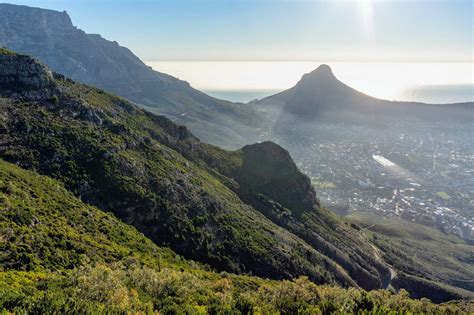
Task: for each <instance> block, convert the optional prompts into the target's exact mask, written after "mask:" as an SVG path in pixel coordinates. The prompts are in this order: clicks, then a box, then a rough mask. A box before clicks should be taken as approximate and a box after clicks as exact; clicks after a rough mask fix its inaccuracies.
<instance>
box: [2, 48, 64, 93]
mask: <svg viewBox="0 0 474 315" xmlns="http://www.w3.org/2000/svg"><path fill="white" fill-rule="evenodd" d="M57 89H58V88H57V86H56V84H55V83H54V80H53V74H52V72H51V71H50V70H49V69H48V68H47V67H45V66H44V65H43V64H41V63H39V62H37V61H36V60H34V59H33V58H31V57H29V56H18V55H14V54H13V53H12V52H10V51H8V50H6V49H1V51H0V95H1V96H2V97H9V98H14V99H23V100H30V101H31V100H33V101H39V100H45V99H49V98H51V97H53V95H54V93H55V92H56V90H57Z"/></svg>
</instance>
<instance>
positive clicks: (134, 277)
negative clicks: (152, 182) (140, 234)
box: [0, 264, 468, 314]
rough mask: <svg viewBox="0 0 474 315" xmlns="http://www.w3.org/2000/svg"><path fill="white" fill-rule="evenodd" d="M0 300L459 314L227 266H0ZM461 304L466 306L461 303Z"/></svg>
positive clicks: (173, 309) (103, 307)
mask: <svg viewBox="0 0 474 315" xmlns="http://www.w3.org/2000/svg"><path fill="white" fill-rule="evenodd" d="M0 308H3V309H4V310H9V311H13V312H24V311H27V312H29V313H44V312H47V313H54V312H55V313H106V312H116V313H160V314H349V313H352V314H390V313H391V314H412V313H413V314H419V313H429V314H462V313H467V312H468V305H464V306H460V305H456V304H454V303H451V304H445V305H436V304H432V303H431V302H430V301H429V300H427V299H422V300H412V299H410V298H409V297H408V293H407V292H406V291H404V290H402V291H401V292H400V293H398V294H391V293H390V292H388V291H384V290H378V291H371V292H366V291H363V290H357V289H353V288H352V289H342V288H338V287H330V286H316V285H315V284H314V283H312V282H310V281H309V280H308V279H307V278H305V277H301V278H298V279H296V280H294V281H268V280H262V279H258V278H250V277H243V276H234V275H230V274H225V273H223V274H219V275H218V274H211V273H204V274H199V273H193V272H191V271H188V270H174V269H168V268H164V269H161V270H156V269H153V268H149V267H144V266H128V267H125V266H124V265H122V264H110V265H104V264H98V265H96V266H94V267H92V266H83V267H80V268H77V269H75V270H72V271H70V272H67V273H65V274H61V275H58V274H46V273H42V272H19V271H9V272H3V273H0ZM463 308H464V310H463Z"/></svg>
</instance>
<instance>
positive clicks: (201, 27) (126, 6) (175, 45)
mask: <svg viewBox="0 0 474 315" xmlns="http://www.w3.org/2000/svg"><path fill="white" fill-rule="evenodd" d="M8 2H9V3H15V4H26V5H30V6H37V7H43V8H50V9H55V10H60V11H63V10H66V11H67V12H68V13H69V15H70V16H71V18H72V20H73V23H74V24H75V25H76V26H78V27H79V28H81V29H83V30H85V31H86V32H88V33H100V34H101V35H102V36H104V37H105V38H107V39H110V40H117V41H118V42H119V43H120V44H121V45H123V46H127V47H129V48H131V49H132V50H133V51H134V52H135V53H136V54H137V55H138V56H139V57H140V58H142V59H143V60H148V61H150V60H234V61H235V60H256V61H270V60H293V61H304V60H345V61H374V60H379V61H407V60H408V61H465V62H466V61H467V62H469V61H472V59H473V57H474V55H473V54H474V53H473V4H472V2H473V1H471V0H447V1H430V0H424V1H413V0H412V1H410V0H405V1H371V0H358V1H338V0H327V1H295V0H293V1H259V0H253V1H242V0H241V1H225V0H221V1H180V0H170V1H131V0H130V1H129V0H114V1H103V0H102V1H101V0H94V1H91V0H84V1H80V0H63V1H62V0H49V1H8Z"/></svg>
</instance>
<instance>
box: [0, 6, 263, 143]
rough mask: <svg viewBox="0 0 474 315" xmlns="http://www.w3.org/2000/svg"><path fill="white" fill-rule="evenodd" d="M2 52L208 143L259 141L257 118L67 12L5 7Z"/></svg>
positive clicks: (0, 9) (0, 10)
mask: <svg viewBox="0 0 474 315" xmlns="http://www.w3.org/2000/svg"><path fill="white" fill-rule="evenodd" d="M2 46H4V47H7V48H10V49H12V50H15V51H17V52H21V53H25V54H28V55H32V56H34V57H36V58H38V59H40V60H42V61H43V62H45V63H46V64H47V65H48V66H49V67H50V68H51V69H52V70H53V71H55V72H58V73H61V74H64V75H65V76H67V77H69V78H72V79H74V80H77V81H79V82H82V83H87V84H92V85H95V86H97V87H99V88H102V89H105V90H107V91H110V92H113V93H116V94H117V95H120V96H122V97H125V98H127V99H129V100H131V101H133V102H135V103H137V104H140V105H142V106H145V107H146V108H147V109H149V110H151V111H154V112H156V113H159V114H163V115H166V116H168V117H169V118H171V119H173V120H174V121H176V122H178V123H181V124H186V125H187V126H188V127H190V128H191V130H192V131H193V132H194V133H196V134H197V135H198V136H199V137H200V138H201V139H203V140H206V141H208V142H211V143H214V144H218V145H221V146H224V147H234V148H237V147H240V146H242V145H244V144H246V143H248V141H247V139H248V138H251V137H252V136H253V128H254V123H255V122H256V117H255V113H253V112H251V111H249V110H248V109H245V108H243V107H241V106H239V105H237V104H234V103H231V102H228V101H223V100H219V99H216V98H213V97H211V96H209V95H207V94H205V93H203V92H200V91H198V90H196V89H193V88H192V87H191V86H190V85H189V83H188V82H185V81H182V80H179V79H177V78H174V77H172V76H170V75H167V74H164V73H161V72H157V71H154V70H152V69H151V68H150V67H149V66H147V65H145V64H144V63H143V62H142V61H141V60H140V59H139V58H138V57H137V56H135V55H134V54H133V53H132V52H131V51H130V50H129V49H127V48H125V47H122V46H120V45H119V44H118V43H117V42H115V41H114V42H112V41H108V40H106V39H104V38H102V37H101V36H100V35H97V34H86V33H85V32H84V31H82V30H80V29H78V28H77V27H75V26H74V25H73V24H72V21H71V18H70V17H69V15H68V14H67V13H66V12H65V11H64V12H58V11H53V10H46V9H40V8H32V7H27V6H19V5H11V4H0V47H2Z"/></svg>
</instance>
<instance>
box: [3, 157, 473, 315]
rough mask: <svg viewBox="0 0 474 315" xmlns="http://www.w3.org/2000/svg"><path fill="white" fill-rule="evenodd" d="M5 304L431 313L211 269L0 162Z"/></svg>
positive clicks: (29, 308) (409, 304)
mask: <svg viewBox="0 0 474 315" xmlns="http://www.w3.org/2000/svg"><path fill="white" fill-rule="evenodd" d="M0 236H1V237H0V249H1V251H0V252H1V254H0V310H2V311H7V312H9V311H10V312H16V313H39V314H44V313H49V314H52V313H60V314H65V313H74V314H78V313H80V314H86V313H89V314H90V313H110V312H114V313H127V312H131V313H136V312H146V313H158V312H159V313H160V314H162V313H167V314H169V313H184V312H186V313H188V314H206V313H210V314H222V313H227V314H248V313H254V312H255V313H276V312H280V313H282V314H293V313H295V312H296V311H298V312H306V313H322V312H324V313H329V312H334V311H339V312H341V313H344V312H357V311H358V310H366V311H372V312H373V313H376V312H387V311H389V310H393V311H403V310H405V311H406V310H411V311H415V312H416V311H418V312H421V311H429V312H432V313H434V312H437V313H445V314H446V313H452V314H454V313H455V312H456V313H457V314H460V313H461V312H463V311H464V312H467V310H468V307H469V305H468V304H461V303H451V304H449V305H441V306H440V305H434V304H431V303H430V302H428V301H426V300H422V301H417V300H411V299H409V298H408V297H407V295H406V292H401V293H400V294H397V295H393V294H391V293H389V292H388V291H373V292H369V293H366V292H364V291H361V290H354V289H350V290H344V289H341V288H337V287H328V286H320V287H318V286H316V285H314V284H313V283H311V282H309V281H308V280H307V279H306V278H299V279H297V280H295V281H283V282H277V281H270V280H263V279H259V278H255V277H247V276H235V275H232V274H227V273H220V274H217V273H214V272H210V271H206V270H204V269H203V267H202V266H200V265H198V264H196V263H194V262H188V261H185V260H183V259H181V258H180V257H179V256H177V255H176V254H174V253H173V252H171V251H170V250H169V249H165V248H160V247H158V246H156V245H155V244H154V243H153V242H151V241H150V240H148V239H147V238H145V237H144V236H143V235H142V234H140V233H139V232H138V231H137V230H136V229H134V228H133V227H130V226H128V225H126V224H124V223H123V222H121V221H120V220H118V219H117V218H115V217H114V216H112V215H110V214H106V213H104V212H102V211H100V210H98V209H97V208H95V207H93V206H90V205H86V204H84V203H83V202H81V201H80V200H79V199H77V198H76V197H74V196H73V195H72V194H71V193H70V192H68V191H67V190H66V189H65V188H64V187H63V186H62V185H61V184H60V183H59V182H57V181H55V180H53V179H50V178H48V177H45V176H39V175H37V174H35V173H33V172H30V171H25V170H22V169H20V168H18V167H17V166H15V165H13V164H10V163H6V162H4V161H2V160H0Z"/></svg>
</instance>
